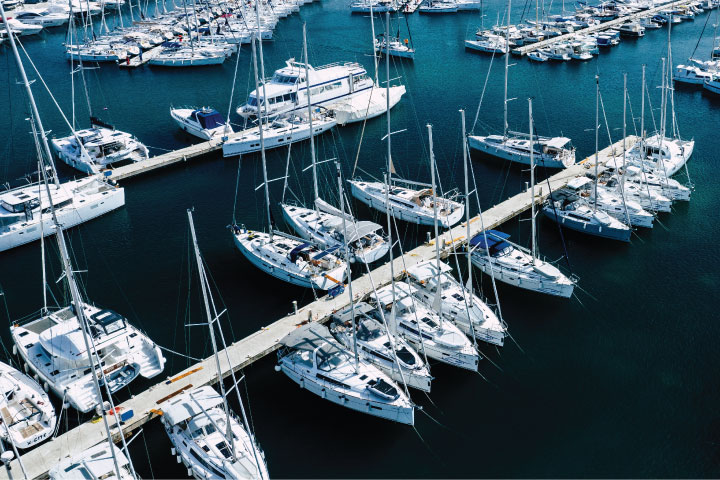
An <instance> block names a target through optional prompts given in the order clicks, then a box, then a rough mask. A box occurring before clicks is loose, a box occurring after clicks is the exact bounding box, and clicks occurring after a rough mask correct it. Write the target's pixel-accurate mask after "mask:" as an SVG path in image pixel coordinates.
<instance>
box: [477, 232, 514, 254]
mask: <svg viewBox="0 0 720 480" xmlns="http://www.w3.org/2000/svg"><path fill="white" fill-rule="evenodd" d="M486 235H487V242H486V241H485V236H486ZM508 238H510V234H509V233H504V232H500V231H497V230H488V231H486V232H480V233H478V234H477V235H475V236H474V237H473V238H471V239H470V245H471V246H473V247H478V248H482V249H484V250H490V249H491V248H493V247H495V246H502V247H503V248H504V247H505V246H506V245H507V244H505V245H498V244H504V243H505V242H503V240H506V239H508Z"/></svg>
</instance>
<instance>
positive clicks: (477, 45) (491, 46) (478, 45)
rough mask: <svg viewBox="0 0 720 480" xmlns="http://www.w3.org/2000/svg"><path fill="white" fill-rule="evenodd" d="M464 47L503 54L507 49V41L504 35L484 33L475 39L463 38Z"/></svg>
mask: <svg viewBox="0 0 720 480" xmlns="http://www.w3.org/2000/svg"><path fill="white" fill-rule="evenodd" d="M465 48H469V49H471V50H477V51H479V52H484V53H493V54H496V55H504V54H505V52H507V50H508V43H507V41H506V40H505V37H501V36H500V35H484V36H483V37H482V38H477V39H475V40H465Z"/></svg>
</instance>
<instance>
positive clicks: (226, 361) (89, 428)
mask: <svg viewBox="0 0 720 480" xmlns="http://www.w3.org/2000/svg"><path fill="white" fill-rule="evenodd" d="M636 141H637V137H634V136H631V137H628V138H627V139H626V146H627V148H630V146H632V145H633V144H634V143H635V142H636ZM221 144H222V142H221V141H219V140H213V141H210V142H203V143H201V144H198V145H194V146H192V147H188V148H187V149H183V150H186V151H187V152H186V153H183V154H178V152H181V151H182V150H179V151H177V152H172V154H166V155H167V158H166V160H164V161H163V160H162V158H161V157H165V155H160V156H158V157H154V158H153V159H151V160H149V162H153V161H155V162H156V163H153V164H152V165H153V166H151V167H146V165H147V164H146V163H143V164H136V165H137V166H140V165H143V166H144V168H142V169H139V168H138V169H136V170H132V169H130V170H125V172H126V173H123V171H122V169H121V168H118V169H116V170H114V171H113V175H112V178H116V179H117V178H127V177H129V176H132V175H135V174H138V173H141V172H142V171H148V170H152V169H154V168H159V167H161V166H164V165H169V164H171V163H174V162H177V161H179V160H180V159H182V158H183V156H184V155H188V158H189V156H190V155H193V156H197V155H201V154H203V153H207V152H209V151H213V150H215V149H217V148H219V146H220V145H221ZM621 155H622V140H620V141H619V142H617V143H615V144H613V145H610V146H608V147H606V148H605V149H603V150H602V151H600V153H599V163H600V164H601V165H602V164H604V163H605V162H606V161H608V160H609V159H611V158H613V157H614V156H615V157H618V156H621ZM158 159H159V160H158ZM594 160H595V155H592V156H590V157H588V158H587V159H585V160H583V161H581V162H579V163H577V164H575V165H573V166H571V167H569V168H567V169H565V170H563V171H561V172H559V173H556V174H555V175H553V176H551V177H550V178H549V184H550V188H551V189H552V190H556V189H559V188H562V187H563V186H565V185H566V184H567V182H568V181H570V180H571V179H573V178H575V177H577V176H580V175H584V174H585V173H586V172H589V171H590V170H591V169H592V168H593V167H594ZM136 165H130V166H128V167H136ZM128 167H123V168H128ZM116 172H117V174H116ZM133 172H134V173H133ZM545 187H546V184H545V182H543V184H542V185H538V186H537V188H536V189H535V192H536V196H535V198H534V199H533V198H532V197H531V193H530V191H529V190H525V191H523V192H521V193H519V194H517V195H514V196H512V197H510V198H508V199H506V200H504V201H503V202H501V203H499V204H497V205H495V206H493V207H492V208H489V209H487V210H485V211H484V212H483V213H482V215H479V216H476V217H474V218H472V219H471V220H470V234H471V236H473V235H475V234H477V233H479V232H481V231H482V230H483V229H490V228H494V227H497V226H498V225H501V224H503V223H505V222H507V221H508V220H510V219H512V218H514V217H516V216H517V215H519V214H521V213H522V212H524V211H526V210H528V209H530V206H531V204H532V202H535V203H542V202H543V201H544V200H545V199H546V198H547V197H548V195H549V193H550V192H549V191H548V190H547V189H546V188H545ZM466 235H467V229H466V224H465V223H462V224H459V225H457V226H455V227H454V228H452V229H451V230H449V231H447V232H445V233H443V234H442V235H440V237H438V238H436V239H433V240H431V241H430V242H428V243H425V244H422V245H420V246H418V247H417V248H415V249H413V250H410V251H408V252H407V253H405V255H404V257H402V258H396V259H395V260H394V270H395V272H396V273H397V274H398V276H399V275H402V272H403V271H404V270H405V269H406V268H407V267H409V266H412V265H415V264H417V263H419V262H422V261H426V260H432V259H434V258H435V242H436V241H439V242H440V252H441V253H440V255H441V257H446V256H448V255H449V254H451V253H452V252H453V251H455V250H456V249H459V248H461V247H462V246H463V245H465V244H466V243H467V241H468V238H467V236H466ZM370 275H372V279H373V281H374V284H375V285H376V287H377V288H379V287H381V286H383V285H386V284H388V283H390V281H391V274H390V265H389V263H387V264H385V265H382V266H380V267H378V268H376V269H375V270H373V271H372V272H371V273H370V274H365V275H363V276H361V277H359V278H357V279H355V280H353V291H354V293H355V299H356V300H360V299H362V298H364V297H367V296H368V295H370V294H371V293H372V291H373V290H372V284H371V282H370ZM349 302H350V298H349V294H348V290H346V291H345V293H343V294H341V295H338V296H337V297H335V298H329V297H328V296H324V297H322V298H320V299H318V300H316V301H314V302H312V303H310V304H308V305H306V306H304V307H302V308H300V309H298V310H297V311H295V312H294V313H292V314H290V315H287V316H285V317H283V318H281V319H279V320H277V321H275V322H274V323H271V324H269V325H268V326H266V327H263V328H261V329H260V330H259V331H257V332H255V333H253V334H251V335H249V336H247V337H245V338H243V339H242V340H239V341H237V342H235V343H233V344H232V345H229V346H228V348H227V354H225V352H221V354H220V363H221V371H222V377H223V378H225V377H226V376H228V375H230V373H231V372H233V371H238V370H240V369H242V368H244V367H246V366H247V365H249V364H251V363H253V362H255V361H257V360H259V359H261V358H263V357H264V356H265V355H268V354H270V353H272V352H274V351H276V350H277V349H278V348H279V346H280V343H279V342H280V340H281V339H282V338H283V337H285V336H286V335H287V334H288V333H290V332H292V331H293V330H294V329H295V328H297V326H298V325H300V324H303V323H305V322H308V321H318V322H325V321H327V320H328V319H329V316H330V315H332V314H333V312H335V311H337V310H338V309H341V308H344V307H346V306H347V305H348V304H349ZM217 377H218V376H217V372H216V368H215V364H214V358H213V357H210V358H207V359H205V360H203V361H201V362H199V363H196V364H195V365H193V366H191V367H190V368H188V369H186V370H183V371H182V372H179V373H177V374H175V375H174V376H172V377H167V379H166V380H163V381H161V382H159V383H157V384H156V385H154V386H152V387H150V388H149V389H147V390H145V391H143V392H141V393H139V394H137V395H135V396H133V397H132V398H130V399H129V400H127V401H125V402H123V403H121V404H119V405H116V408H117V411H118V413H119V414H123V413H128V412H130V411H132V412H133V415H132V417H130V418H128V419H126V420H125V422H124V423H123V424H122V428H123V432H124V433H125V434H126V435H129V434H131V433H132V432H133V431H135V430H137V429H138V428H140V427H141V426H143V425H144V424H145V423H147V422H149V421H150V420H152V419H154V418H156V417H158V416H160V415H161V414H162V413H161V410H162V409H163V407H164V402H165V401H167V400H169V399H171V398H173V397H174V396H176V395H178V394H180V393H182V392H184V391H186V390H189V389H191V388H196V387H200V386H203V385H208V384H213V383H216V382H217V381H218V378H217ZM281 381H286V379H284V378H283V380H281ZM287 387H288V388H289V389H290V388H296V387H294V385H293V383H292V382H290V381H287ZM320 401H321V400H320V399H318V402H320ZM111 425H113V427H112V430H113V431H114V432H115V433H114V435H115V438H114V440H115V441H119V440H120V438H119V433H118V431H117V426H116V424H115V420H111ZM104 440H106V437H105V429H104V427H103V424H102V422H95V423H93V422H91V421H88V422H85V423H83V424H82V425H80V426H78V427H76V428H74V429H72V430H70V431H68V432H65V433H63V434H61V435H58V436H57V437H56V438H55V439H54V440H50V441H46V442H45V443H43V444H41V445H39V446H38V447H37V448H35V449H33V450H31V451H28V452H26V453H25V454H23V455H22V457H21V458H22V463H23V465H24V468H25V471H26V475H27V478H28V479H40V478H46V477H47V473H48V470H49V469H50V468H52V467H53V465H55V463H57V462H58V461H59V459H61V458H63V457H66V456H67V455H69V454H71V453H72V452H69V451H68V449H72V451H73V452H80V451H83V450H86V449H88V448H89V447H91V446H93V445H96V444H98V443H100V442H102V441H104ZM167 455H168V459H167V461H174V459H171V458H170V451H169V450H168V451H167ZM11 467H12V470H11V475H12V477H15V478H19V477H21V476H22V471H21V468H20V465H19V463H18V460H17V459H14V460H13V461H12V462H11ZM12 477H11V476H9V475H8V470H7V469H0V479H6V478H12Z"/></svg>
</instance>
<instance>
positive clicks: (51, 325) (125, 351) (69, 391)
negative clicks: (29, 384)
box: [10, 303, 165, 412]
mask: <svg viewBox="0 0 720 480" xmlns="http://www.w3.org/2000/svg"><path fill="white" fill-rule="evenodd" d="M82 308H83V310H84V314H85V317H86V318H87V319H88V322H89V325H88V329H89V334H90V336H91V337H92V344H93V345H94V349H95V350H96V351H97V354H98V356H99V357H100V358H102V367H100V366H97V368H98V369H99V368H102V370H103V373H104V376H105V378H106V379H107V380H108V387H109V389H110V391H111V393H113V392H114V391H117V390H119V389H120V388H123V387H125V386H127V384H128V383H130V382H131V381H132V380H133V379H134V378H136V376H137V375H141V376H143V377H145V378H153V377H155V376H157V375H159V374H160V373H162V371H163V369H164V368H165V357H164V356H163V354H162V351H161V350H160V347H158V346H157V345H156V344H155V343H154V342H153V341H152V340H150V338H148V337H147V336H146V335H145V334H144V333H142V332H141V331H140V330H138V329H137V328H135V327H134V326H132V325H131V324H130V323H128V321H127V319H126V318H125V317H123V316H122V315H120V314H118V313H116V312H114V311H112V310H108V309H100V308H98V307H95V306H93V305H90V304H87V303H86V304H84V305H83V306H82ZM10 334H11V335H12V338H13V341H14V342H15V345H16V347H17V351H18V354H19V355H20V357H21V358H22V360H23V362H25V363H26V364H27V365H28V368H29V369H30V370H31V371H33V372H34V373H35V374H36V375H38V377H39V379H40V381H42V383H43V388H49V389H51V390H52V391H53V392H54V393H55V394H56V395H57V396H58V397H60V398H63V399H64V400H65V401H67V402H68V403H70V405H72V406H73V407H74V408H76V409H77V410H79V411H81V412H89V411H91V410H92V409H93V408H95V406H96V405H98V404H99V403H100V402H101V399H100V398H99V396H98V392H97V391H96V389H95V385H94V383H93V379H92V373H91V372H92V369H91V368H90V363H89V361H88V358H87V356H88V352H87V350H86V348H85V343H84V340H83V333H82V330H81V326H80V323H79V321H78V317H77V314H76V313H75V306H74V305H70V306H68V307H65V308H61V309H60V310H55V311H50V312H48V313H46V314H42V315H41V316H40V317H39V318H36V319H31V320H29V321H27V322H17V323H15V324H13V325H12V326H11V327H10ZM113 389H114V390H113Z"/></svg>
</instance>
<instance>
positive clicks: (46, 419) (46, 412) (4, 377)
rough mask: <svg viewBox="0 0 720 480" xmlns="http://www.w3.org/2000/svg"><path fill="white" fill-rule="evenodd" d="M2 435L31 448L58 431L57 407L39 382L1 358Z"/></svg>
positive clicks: (7, 439) (0, 405)
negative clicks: (56, 423)
mask: <svg viewBox="0 0 720 480" xmlns="http://www.w3.org/2000/svg"><path fill="white" fill-rule="evenodd" d="M0 389H1V390H2V396H0V419H2V423H0V438H2V439H3V440H4V441H5V442H6V443H8V444H10V445H14V446H15V447H17V448H30V447H33V446H35V445H37V444H38V443H40V442H42V441H43V440H46V439H48V438H50V436H52V434H53V433H55V421H56V419H55V409H54V408H53V406H52V403H50V399H49V398H48V395H47V393H45V392H44V391H43V389H42V387H40V385H38V383H37V382H36V381H35V380H33V379H32V378H30V377H28V376H27V375H23V374H22V373H20V372H19V371H17V370H15V369H14V368H13V367H11V366H10V365H8V364H6V363H4V362H0Z"/></svg>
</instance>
